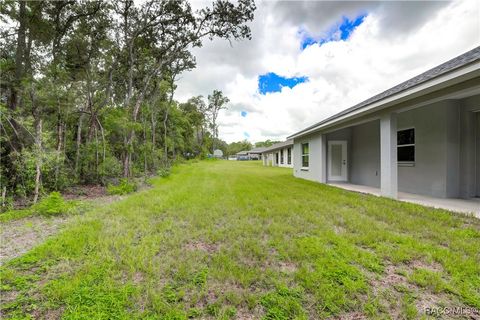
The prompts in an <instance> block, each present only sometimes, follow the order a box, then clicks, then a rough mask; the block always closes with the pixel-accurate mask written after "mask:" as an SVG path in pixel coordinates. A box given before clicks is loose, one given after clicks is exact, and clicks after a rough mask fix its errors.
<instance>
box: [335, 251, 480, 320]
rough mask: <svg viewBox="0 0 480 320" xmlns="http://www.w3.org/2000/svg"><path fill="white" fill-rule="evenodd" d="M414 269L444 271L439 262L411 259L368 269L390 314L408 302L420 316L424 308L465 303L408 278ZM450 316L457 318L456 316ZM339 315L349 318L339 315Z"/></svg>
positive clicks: (399, 311) (375, 291)
mask: <svg viewBox="0 0 480 320" xmlns="http://www.w3.org/2000/svg"><path fill="white" fill-rule="evenodd" d="M417 269H423V270H429V271H432V272H438V273H440V274H443V272H444V269H443V267H442V265H441V264H439V263H436V262H429V263H427V262H425V261H421V260H412V261H411V262H409V263H408V264H404V265H392V264H389V265H387V266H386V267H385V269H384V273H383V275H381V276H378V275H375V274H373V273H369V278H370V286H371V288H372V291H373V294H374V295H375V296H376V297H378V298H379V299H380V300H381V301H382V304H383V305H384V306H385V307H386V308H387V312H388V313H389V314H390V315H391V316H392V317H393V318H397V317H401V315H402V314H404V313H405V308H408V307H409V306H408V305H410V307H415V308H416V310H417V312H418V315H419V316H422V315H425V312H426V310H427V309H432V308H440V307H442V306H443V307H467V306H466V305H464V304H463V303H462V302H460V300H459V299H458V298H457V297H456V296H454V295H451V294H447V293H445V292H433V291H432V290H431V289H429V288H427V287H420V286H418V285H417V284H415V283H413V282H412V281H411V280H409V276H410V275H411V274H412V273H413V272H414V271H415V270H417ZM372 275H373V276H372ZM452 318H453V319H456V318H455V317H452ZM458 318H459V319H460V318H462V317H458ZM341 319H349V318H344V317H341ZM360 319H363V318H360ZM473 319H476V318H473Z"/></svg>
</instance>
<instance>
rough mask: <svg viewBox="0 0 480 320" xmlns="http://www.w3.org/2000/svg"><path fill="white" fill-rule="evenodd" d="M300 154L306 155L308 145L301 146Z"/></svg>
mask: <svg viewBox="0 0 480 320" xmlns="http://www.w3.org/2000/svg"><path fill="white" fill-rule="evenodd" d="M302 154H308V143H304V144H302Z"/></svg>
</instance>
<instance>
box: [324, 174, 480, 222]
mask: <svg viewBox="0 0 480 320" xmlns="http://www.w3.org/2000/svg"><path fill="white" fill-rule="evenodd" d="M329 185H331V186H334V187H338V188H341V189H345V190H349V191H355V192H361V193H367V194H371V195H375V196H380V195H381V193H380V189H379V188H374V187H368V186H362V185H358V184H351V183H329ZM397 200H400V201H405V202H410V203H416V204H420V205H422V206H427V207H434V208H440V209H445V210H450V211H454V212H462V213H472V214H473V215H474V216H475V217H477V218H479V219H480V198H471V199H456V198H435V197H429V196H424V195H419V194H413V193H406V192H399V193H398V199H397Z"/></svg>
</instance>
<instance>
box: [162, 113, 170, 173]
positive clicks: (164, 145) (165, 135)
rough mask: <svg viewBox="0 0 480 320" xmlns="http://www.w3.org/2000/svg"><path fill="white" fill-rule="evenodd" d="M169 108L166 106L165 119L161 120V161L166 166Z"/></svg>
mask: <svg viewBox="0 0 480 320" xmlns="http://www.w3.org/2000/svg"><path fill="white" fill-rule="evenodd" d="M169 109H170V106H169V105H167V109H166V110H165V117H164V118H163V148H164V150H163V152H164V154H163V161H164V165H165V166H167V162H168V144H167V121H168V111H169Z"/></svg>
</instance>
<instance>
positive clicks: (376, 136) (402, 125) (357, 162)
mask: <svg viewBox="0 0 480 320" xmlns="http://www.w3.org/2000/svg"><path fill="white" fill-rule="evenodd" d="M479 111H480V95H478V94H477V93H475V94H473V95H463V96H456V97H455V98H454V97H449V98H445V99H442V100H439V101H434V102H430V103H424V104H422V105H421V106H407V107H405V108H403V109H393V110H389V111H385V112H382V113H381V114H378V115H377V116H373V117H370V118H369V119H358V120H357V121H355V122H352V123H351V124H349V125H345V126H342V127H341V128H338V127H337V128H332V129H330V130H328V131H326V132H323V133H322V134H321V137H320V139H319V140H320V145H321V149H322V152H320V156H321V159H320V160H321V161H319V163H320V164H321V169H320V170H321V172H322V174H321V175H320V177H322V178H323V181H320V182H325V183H329V184H332V185H336V186H341V187H344V188H347V189H349V190H350V189H353V190H354V191H359V192H366V193H371V194H376V195H382V196H386V197H391V198H395V199H399V200H405V201H409V202H414V203H420V204H424V205H428V206H433V207H441V208H445V209H448V210H453V211H462V212H476V213H479V212H480V112H479Z"/></svg>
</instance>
